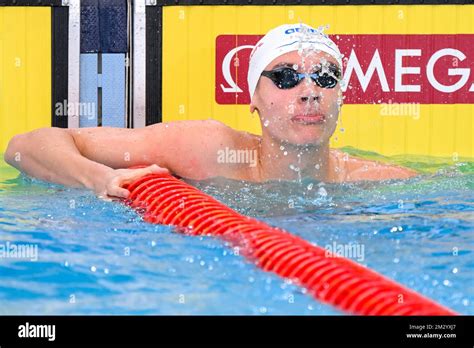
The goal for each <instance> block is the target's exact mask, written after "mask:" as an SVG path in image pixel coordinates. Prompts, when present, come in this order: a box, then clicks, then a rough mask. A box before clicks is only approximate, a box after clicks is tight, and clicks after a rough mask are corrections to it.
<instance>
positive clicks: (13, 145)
mask: <svg viewBox="0 0 474 348" xmlns="http://www.w3.org/2000/svg"><path fill="white" fill-rule="evenodd" d="M22 138H23V135H22V134H18V135H15V136H14V137H13V138H11V139H10V141H9V142H8V145H7V149H6V150H5V153H4V155H3V159H4V161H5V162H6V163H8V164H9V165H11V166H14V167H15V163H16V162H17V161H15V158H16V156H17V154H18V153H20V151H21V143H22Z"/></svg>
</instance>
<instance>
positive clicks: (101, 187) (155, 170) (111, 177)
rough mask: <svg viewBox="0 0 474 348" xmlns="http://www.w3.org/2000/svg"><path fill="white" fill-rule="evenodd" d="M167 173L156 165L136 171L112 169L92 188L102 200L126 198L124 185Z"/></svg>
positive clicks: (126, 193)
mask: <svg viewBox="0 0 474 348" xmlns="http://www.w3.org/2000/svg"><path fill="white" fill-rule="evenodd" d="M160 173H169V171H168V169H166V168H162V167H160V166H158V165H156V164H153V165H151V166H148V167H145V168H138V169H114V170H112V171H110V172H109V173H108V175H106V176H105V178H103V180H100V181H99V182H98V183H97V185H96V186H95V188H94V191H95V193H96V195H97V196H98V197H99V198H101V199H104V200H111V199H113V198H127V197H128V195H129V194H130V192H129V191H128V190H127V189H125V188H123V186H124V185H127V184H131V183H132V182H133V181H135V180H137V179H139V178H141V177H142V176H145V175H148V174H160Z"/></svg>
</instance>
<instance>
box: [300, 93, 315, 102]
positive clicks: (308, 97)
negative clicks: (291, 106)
mask: <svg viewBox="0 0 474 348" xmlns="http://www.w3.org/2000/svg"><path fill="white" fill-rule="evenodd" d="M299 99H300V101H301V102H303V103H307V102H313V103H314V102H318V103H319V96H318V95H302V96H301V97H300V98H299Z"/></svg>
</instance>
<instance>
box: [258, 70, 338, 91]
mask: <svg viewBox="0 0 474 348" xmlns="http://www.w3.org/2000/svg"><path fill="white" fill-rule="evenodd" d="M262 76H265V77H268V78H269V79H270V80H272V81H273V83H274V84H275V85H276V86H277V87H278V88H280V89H290V88H293V87H295V86H296V85H298V84H299V83H300V82H301V81H302V80H303V79H304V78H305V77H307V76H309V77H311V80H313V81H314V82H315V83H316V85H317V86H319V87H321V88H334V87H336V85H337V83H338V81H339V80H340V78H341V70H339V68H338V67H337V66H335V65H329V66H328V67H327V68H326V67H325V68H324V69H323V68H322V67H321V66H319V68H318V69H317V70H316V71H315V72H313V73H312V74H304V73H299V72H297V71H296V70H295V69H293V68H290V67H287V66H284V67H281V68H276V69H273V70H266V71H263V72H262Z"/></svg>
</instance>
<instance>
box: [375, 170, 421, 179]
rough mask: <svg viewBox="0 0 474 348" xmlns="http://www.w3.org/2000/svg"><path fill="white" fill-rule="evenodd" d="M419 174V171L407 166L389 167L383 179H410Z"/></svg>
mask: <svg viewBox="0 0 474 348" xmlns="http://www.w3.org/2000/svg"><path fill="white" fill-rule="evenodd" d="M417 175H419V173H418V172H416V171H414V170H413V169H410V168H405V167H389V168H388V170H387V173H386V175H385V177H384V178H383V179H410V178H413V177H415V176H417Z"/></svg>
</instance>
